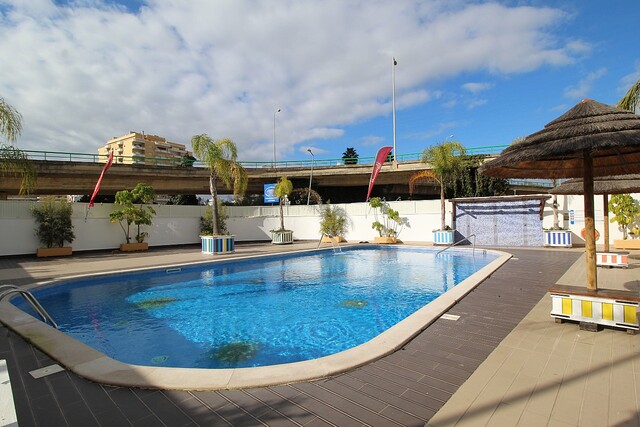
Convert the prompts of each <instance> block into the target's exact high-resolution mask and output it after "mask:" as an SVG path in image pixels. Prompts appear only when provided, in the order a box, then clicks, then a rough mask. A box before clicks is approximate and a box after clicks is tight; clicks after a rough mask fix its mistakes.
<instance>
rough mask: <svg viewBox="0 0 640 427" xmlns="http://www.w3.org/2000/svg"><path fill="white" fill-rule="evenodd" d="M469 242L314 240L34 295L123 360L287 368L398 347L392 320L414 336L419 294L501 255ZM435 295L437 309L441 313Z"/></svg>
mask: <svg viewBox="0 0 640 427" xmlns="http://www.w3.org/2000/svg"><path fill="white" fill-rule="evenodd" d="M469 252H470V251H457V250H448V251H447V253H444V254H441V255H438V256H436V255H435V251H433V250H429V249H417V248H398V247H389V248H384V249H379V248H377V247H375V249H374V247H366V248H355V249H349V250H346V249H345V250H344V252H343V253H338V254H334V253H333V252H332V251H314V252H312V253H305V254H301V255H286V256H278V257H269V258H263V259H256V258H253V259H250V260H241V261H231V262H219V263H214V264H209V265H206V266H202V265H201V266H193V267H190V266H183V267H182V268H180V271H179V272H178V271H177V269H176V268H170V269H162V270H158V271H148V272H143V273H133V274H132V273H128V274H116V275H111V276H105V277H92V278H88V279H82V280H74V281H72V282H67V283H62V284H56V285H55V286H49V287H44V288H42V289H39V290H37V291H36V292H34V294H35V295H36V297H37V298H38V300H39V301H40V302H41V303H42V304H43V305H44V306H45V307H46V308H47V310H48V311H49V313H50V314H51V315H52V316H53V318H54V319H56V321H57V322H58V324H59V325H60V327H61V330H63V331H64V332H66V333H67V334H69V335H71V336H73V337H75V338H76V339H78V340H81V341H83V342H85V343H86V344H87V345H90V346H91V347H93V348H95V349H96V350H98V352H99V353H104V354H106V355H107V356H109V358H113V359H116V360H118V361H120V362H124V364H132V365H147V366H151V367H155V366H161V367H197V368H217V369H214V371H225V370H226V371H233V370H234V369H233V368H244V367H251V366H261V365H272V366H270V367H271V368H274V366H273V365H281V364H288V365H281V366H283V367H286V366H291V365H292V362H299V361H304V360H306V361H309V359H317V360H320V359H322V360H325V362H326V360H329V359H331V358H332V357H333V358H334V359H336V360H337V359H339V357H337V358H336V356H338V354H351V355H353V354H355V353H357V349H360V352H362V348H363V347H366V346H365V345H363V344H376V343H377V344H378V347H380V345H379V344H381V341H384V342H386V343H387V344H390V345H391V346H392V347H393V348H397V347H398V346H399V345H400V344H398V342H399V341H397V340H396V339H395V338H394V339H392V340H389V339H388V337H386V333H385V331H387V330H388V329H389V328H391V329H399V330H402V335H404V338H402V339H403V340H404V341H406V340H408V339H410V338H411V336H412V335H415V334H416V333H418V332H419V331H420V330H421V328H424V327H425V326H426V325H428V323H429V321H428V320H426V321H425V319H424V316H422V319H420V320H419V323H421V326H420V327H419V328H418V329H414V328H415V327H414V326H411V327H410V328H409V329H412V331H404V329H406V327H407V325H409V324H410V323H415V322H414V321H410V322H407V320H409V318H411V317H415V314H419V312H421V311H424V310H423V308H425V305H429V306H432V311H433V303H431V304H429V301H432V300H434V298H438V295H440V294H442V293H443V292H445V291H447V290H449V289H451V287H452V286H453V285H452V283H459V282H460V281H464V279H465V278H467V277H469V276H471V275H475V274H476V271H477V270H480V269H482V268H483V267H484V266H486V265H487V264H489V263H491V262H492V261H493V260H495V259H496V258H497V257H498V255H496V254H495V253H492V252H488V253H487V252H485V253H481V252H477V251H476V254H475V256H474V257H471V256H470V253H469ZM439 267H443V268H439ZM494 268H495V267H494ZM380 279H384V280H382V281H381V280H380ZM456 288H457V287H456ZM454 290H455V288H454ZM461 292H462V295H463V294H464V293H466V292H468V289H467V290H466V291H465V290H460V292H458V294H460V293H461ZM458 297H459V296H458ZM454 298H457V297H454ZM438 299H439V298H438ZM105 301H109V304H105ZM436 302H437V301H436ZM441 305H442V304H436V305H435V310H436V311H434V313H432V316H433V315H434V314H435V315H439V314H441V312H442V311H441V310H442V308H439V307H440V306H441ZM185 314H189V316H185ZM423 314H424V313H423ZM403 319H404V320H403ZM425 322H426V323H425ZM394 325H395V326H394ZM383 336H384V339H382V340H381V337H383ZM381 347H382V351H384V352H389V351H390V350H389V348H388V345H382V346H381ZM349 349H351V350H349ZM365 352H366V353H367V357H371V356H372V353H371V352H370V351H365ZM374 353H375V352H374ZM330 355H333V356H330ZM101 356H102V355H101ZM378 357H379V356H378ZM95 358H100V359H104V356H102V357H98V356H97V355H95V354H94V359H95ZM318 358H319V359H318ZM349 358H351V357H349ZM351 359H352V358H351ZM332 360H333V359H332ZM311 362H312V361H311ZM300 363H308V362H300ZM351 363H354V362H353V360H352V361H351ZM355 363H356V364H357V363H361V362H360V361H358V362H355ZM294 364H295V363H294ZM320 365H321V364H320ZM221 368H223V369H221ZM230 368H231V369H230ZM155 369H157V368H155ZM250 369H251V368H248V369H240V370H239V371H243V370H244V371H248V370H250ZM257 369H265V368H257ZM207 370H211V369H207ZM236 371H238V370H236ZM324 371H326V367H325V369H324ZM227 384H228V383H227Z"/></svg>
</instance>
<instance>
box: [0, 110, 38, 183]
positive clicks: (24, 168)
mask: <svg viewBox="0 0 640 427" xmlns="http://www.w3.org/2000/svg"><path fill="white" fill-rule="evenodd" d="M21 132H22V115H21V114H20V113H19V112H18V111H17V110H16V109H15V108H13V107H12V106H11V105H9V104H7V102H6V101H5V100H4V98H0V136H2V137H4V138H6V140H7V142H8V143H9V144H11V145H7V144H4V143H1V144H0V175H20V176H22V182H21V183H20V191H19V194H20V195H24V194H28V193H30V192H31V191H32V190H33V189H34V187H35V184H36V169H35V167H34V166H33V165H32V164H31V162H30V161H29V158H28V157H27V154H26V153H25V152H24V151H22V150H20V149H18V148H16V147H14V145H13V144H14V142H15V141H16V139H17V138H18V136H19V135H20V133H21Z"/></svg>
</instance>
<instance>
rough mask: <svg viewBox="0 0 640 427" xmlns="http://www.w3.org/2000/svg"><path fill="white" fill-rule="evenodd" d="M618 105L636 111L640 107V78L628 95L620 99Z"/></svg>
mask: <svg viewBox="0 0 640 427" xmlns="http://www.w3.org/2000/svg"><path fill="white" fill-rule="evenodd" d="M616 107H618V108H622V109H624V110H628V111H631V112H634V113H635V112H636V111H638V110H639V109H640V80H638V81H637V82H635V84H634V85H633V86H631V88H630V89H629V91H628V92H627V93H626V95H625V96H624V97H623V98H622V99H621V100H620V101H618V103H617V104H616Z"/></svg>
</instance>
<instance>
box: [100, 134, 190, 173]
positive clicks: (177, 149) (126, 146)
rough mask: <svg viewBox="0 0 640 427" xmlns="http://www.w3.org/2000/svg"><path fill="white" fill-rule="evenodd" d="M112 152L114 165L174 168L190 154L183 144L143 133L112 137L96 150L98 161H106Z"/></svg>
mask: <svg viewBox="0 0 640 427" xmlns="http://www.w3.org/2000/svg"><path fill="white" fill-rule="evenodd" d="M111 150H114V160H113V161H114V163H128V164H145V165H161V166H176V165H178V164H180V160H181V159H182V156H184V155H185V154H186V155H189V156H191V155H192V153H191V152H189V151H187V147H186V146H185V145H183V144H177V143H175V142H170V141H167V140H166V139H165V138H163V137H161V136H158V135H148V134H145V133H144V132H142V133H138V132H133V131H132V132H129V133H128V134H127V135H123V136H119V137H114V138H112V139H110V140H109V141H107V143H106V144H105V145H104V147H100V148H98V154H99V155H100V156H105V157H100V160H102V161H106V158H107V157H106V156H108V154H109V151H111Z"/></svg>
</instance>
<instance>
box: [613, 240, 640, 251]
mask: <svg viewBox="0 0 640 427" xmlns="http://www.w3.org/2000/svg"><path fill="white" fill-rule="evenodd" d="M613 247H614V248H616V249H640V239H625V240H614V241H613Z"/></svg>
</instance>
